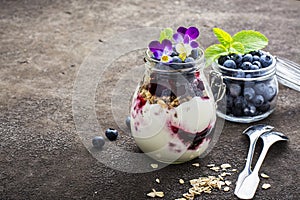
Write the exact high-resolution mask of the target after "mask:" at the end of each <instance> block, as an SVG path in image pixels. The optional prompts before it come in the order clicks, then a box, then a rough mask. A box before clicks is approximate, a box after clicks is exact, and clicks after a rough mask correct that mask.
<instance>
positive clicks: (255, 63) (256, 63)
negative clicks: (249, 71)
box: [252, 61, 261, 68]
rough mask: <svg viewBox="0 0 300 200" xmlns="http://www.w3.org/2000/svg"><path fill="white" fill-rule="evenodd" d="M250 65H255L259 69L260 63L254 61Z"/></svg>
mask: <svg viewBox="0 0 300 200" xmlns="http://www.w3.org/2000/svg"><path fill="white" fill-rule="evenodd" d="M252 65H256V66H258V68H261V63H260V62H259V61H254V62H253V63H252Z"/></svg>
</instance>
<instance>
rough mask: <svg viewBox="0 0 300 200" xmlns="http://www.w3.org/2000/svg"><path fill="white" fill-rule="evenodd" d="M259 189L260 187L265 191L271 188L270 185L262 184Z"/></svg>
mask: <svg viewBox="0 0 300 200" xmlns="http://www.w3.org/2000/svg"><path fill="white" fill-rule="evenodd" d="M261 187H262V189H264V190H267V189H269V188H270V187H271V185H270V184H268V183H264V184H263V185H262V186H261Z"/></svg>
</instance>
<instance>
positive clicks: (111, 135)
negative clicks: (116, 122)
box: [105, 128, 118, 141]
mask: <svg viewBox="0 0 300 200" xmlns="http://www.w3.org/2000/svg"><path fill="white" fill-rule="evenodd" d="M105 135H106V137H107V139H109V140H110V141H114V140H116V139H117V137H118V131H117V130H116V129H113V128H109V129H107V130H106V131H105Z"/></svg>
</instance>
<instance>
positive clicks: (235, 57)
mask: <svg viewBox="0 0 300 200" xmlns="http://www.w3.org/2000/svg"><path fill="white" fill-rule="evenodd" d="M231 59H232V60H233V61H234V62H235V64H236V65H237V66H239V65H240V64H241V63H242V59H243V58H242V55H241V54H233V55H232V56H231Z"/></svg>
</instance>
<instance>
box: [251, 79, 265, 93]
mask: <svg viewBox="0 0 300 200" xmlns="http://www.w3.org/2000/svg"><path fill="white" fill-rule="evenodd" d="M266 88H267V87H266V85H265V84H264V83H262V82H260V83H256V84H255V85H254V87H253V89H254V90H255V93H256V94H260V95H263V94H264V93H265V92H266Z"/></svg>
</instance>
